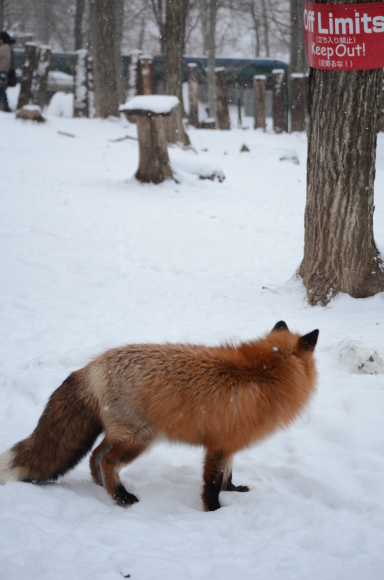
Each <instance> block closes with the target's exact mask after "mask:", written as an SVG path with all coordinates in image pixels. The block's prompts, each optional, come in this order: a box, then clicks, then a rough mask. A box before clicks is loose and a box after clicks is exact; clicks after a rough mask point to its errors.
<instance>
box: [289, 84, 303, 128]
mask: <svg viewBox="0 0 384 580" xmlns="http://www.w3.org/2000/svg"><path fill="white" fill-rule="evenodd" d="M290 112H291V132H293V131H300V132H303V131H305V76H304V74H303V73H293V74H291V100H290Z"/></svg>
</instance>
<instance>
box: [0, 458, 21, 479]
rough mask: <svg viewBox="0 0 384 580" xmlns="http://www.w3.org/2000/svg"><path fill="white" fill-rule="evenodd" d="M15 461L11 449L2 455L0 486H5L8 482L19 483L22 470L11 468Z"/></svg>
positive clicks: (0, 461) (0, 459) (0, 460)
mask: <svg viewBox="0 0 384 580" xmlns="http://www.w3.org/2000/svg"><path fill="white" fill-rule="evenodd" d="M12 460H13V452H12V450H11V449H8V451H4V453H1V455H0V485H4V484H5V483H7V481H17V480H18V479H19V475H20V469H19V468H17V467H11V465H12Z"/></svg>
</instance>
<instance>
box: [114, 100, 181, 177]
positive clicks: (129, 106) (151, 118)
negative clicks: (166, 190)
mask: <svg viewBox="0 0 384 580" xmlns="http://www.w3.org/2000/svg"><path fill="white" fill-rule="evenodd" d="M178 104H179V100H178V98H177V97H173V96H165V95H158V96H149V95H143V96H137V97H134V98H133V99H131V100H130V101H128V102H127V103H126V104H125V105H121V106H120V108H119V109H120V111H121V112H122V113H129V115H135V116H136V123H137V134H138V138H139V155H140V158H139V168H138V170H137V172H136V175H135V177H136V179H137V180H138V181H141V182H142V183H156V184H158V183H162V182H163V181H164V180H165V179H168V178H170V177H172V169H171V166H170V164H169V157H168V149H167V139H166V133H165V127H164V123H163V119H162V117H169V115H170V114H171V111H172V109H173V108H174V107H176V106H177V105H178Z"/></svg>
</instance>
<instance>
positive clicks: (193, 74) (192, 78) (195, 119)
mask: <svg viewBox="0 0 384 580" xmlns="http://www.w3.org/2000/svg"><path fill="white" fill-rule="evenodd" d="M188 96H189V116H188V120H189V124H190V125H193V126H194V127H199V69H198V68H197V64H196V63H189V64H188Z"/></svg>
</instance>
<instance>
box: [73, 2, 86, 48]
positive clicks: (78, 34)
mask: <svg viewBox="0 0 384 580" xmlns="http://www.w3.org/2000/svg"><path fill="white" fill-rule="evenodd" d="M84 7H85V0H76V12H75V51H76V50H80V49H81V48H83V15H84Z"/></svg>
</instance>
